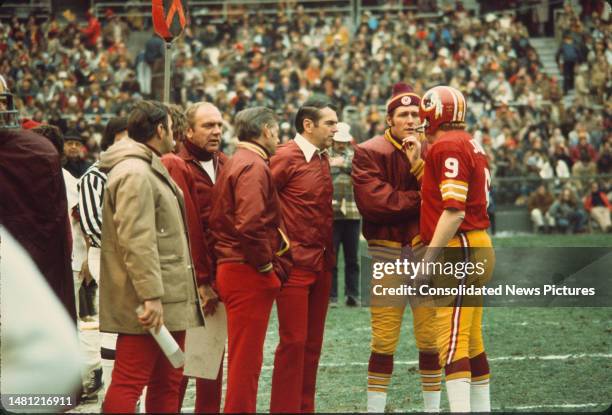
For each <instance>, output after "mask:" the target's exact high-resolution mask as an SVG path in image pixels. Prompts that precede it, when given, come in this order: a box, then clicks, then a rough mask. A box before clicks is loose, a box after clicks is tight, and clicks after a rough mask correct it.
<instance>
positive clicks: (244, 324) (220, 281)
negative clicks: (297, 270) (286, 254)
mask: <svg viewBox="0 0 612 415" xmlns="http://www.w3.org/2000/svg"><path fill="white" fill-rule="evenodd" d="M217 288H218V291H219V296H220V297H221V300H222V301H223V302H224V303H225V309H226V311H227V337H228V364H227V366H228V373H227V393H226V395H225V409H224V412H255V409H256V406H257V382H258V381H259V374H260V373H261V365H262V363H263V346H264V341H265V339H266V330H267V328H268V321H269V319H270V311H272V304H274V299H275V298H276V296H277V295H278V292H279V289H280V281H279V279H278V278H277V277H276V276H275V275H274V274H273V273H270V274H269V275H262V274H260V273H259V272H257V271H256V270H255V269H254V268H253V267H252V266H250V265H247V264H238V263H225V264H219V266H218V267H217Z"/></svg>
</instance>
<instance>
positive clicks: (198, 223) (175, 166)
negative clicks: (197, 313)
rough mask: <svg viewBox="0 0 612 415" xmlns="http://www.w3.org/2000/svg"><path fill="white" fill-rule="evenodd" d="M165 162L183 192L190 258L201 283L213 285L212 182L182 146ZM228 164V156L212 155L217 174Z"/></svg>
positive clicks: (163, 159)
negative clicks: (210, 223)
mask: <svg viewBox="0 0 612 415" xmlns="http://www.w3.org/2000/svg"><path fill="white" fill-rule="evenodd" d="M161 160H162V163H164V166H166V169H168V172H169V173H170V176H172V179H174V181H175V182H176V184H177V185H178V186H179V187H180V188H181V190H182V191H183V196H184V198H185V210H186V211H187V225H188V227H189V240H190V242H191V256H192V258H193V263H194V267H195V269H196V276H197V278H198V284H210V282H211V279H212V277H213V275H214V269H213V268H212V264H213V263H214V256H213V252H212V247H213V240H212V234H211V232H210V226H209V217H210V211H211V209H212V189H213V182H212V179H211V178H210V176H209V175H208V173H206V172H205V171H204V168H203V167H202V165H201V164H200V161H199V160H198V159H197V158H196V157H195V156H194V155H193V154H192V153H191V152H190V151H189V149H188V148H187V147H186V146H183V148H182V149H181V151H180V152H179V153H178V154H166V155H165V156H163V157H162V159H161ZM226 161H227V156H226V155H225V154H223V153H221V152H218V153H216V154H215V155H214V156H213V164H214V166H215V170H216V172H217V175H218V174H219V172H220V171H221V170H222V168H223V165H224V164H225V162H226Z"/></svg>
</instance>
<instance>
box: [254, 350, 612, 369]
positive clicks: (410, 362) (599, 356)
mask: <svg viewBox="0 0 612 415" xmlns="http://www.w3.org/2000/svg"><path fill="white" fill-rule="evenodd" d="M583 358H594V359H612V354H610V353H578V354H551V355H547V356H499V357H491V358H489V362H504V361H520V360H568V359H583ZM418 363H419V361H418V360H396V361H395V362H393V364H394V365H404V366H411V365H417V364H418ZM367 365H368V362H346V363H325V362H324V363H319V367H344V366H367ZM273 368H274V366H262V368H261V369H262V370H272V369H273Z"/></svg>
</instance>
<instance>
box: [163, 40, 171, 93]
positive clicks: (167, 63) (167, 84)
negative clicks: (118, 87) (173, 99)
mask: <svg viewBox="0 0 612 415" xmlns="http://www.w3.org/2000/svg"><path fill="white" fill-rule="evenodd" d="M171 60H172V42H166V52H165V53H164V64H165V65H164V102H165V103H166V104H169V103H170V61H171Z"/></svg>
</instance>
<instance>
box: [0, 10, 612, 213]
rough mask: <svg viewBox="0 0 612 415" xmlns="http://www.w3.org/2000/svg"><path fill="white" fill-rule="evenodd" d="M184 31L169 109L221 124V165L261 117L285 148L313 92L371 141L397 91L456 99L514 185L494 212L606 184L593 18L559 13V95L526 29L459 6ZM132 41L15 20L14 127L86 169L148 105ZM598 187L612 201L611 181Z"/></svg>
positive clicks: (610, 142)
mask: <svg viewBox="0 0 612 415" xmlns="http://www.w3.org/2000/svg"><path fill="white" fill-rule="evenodd" d="M194 19H195V20H194V23H195V24H193V25H192V26H191V27H189V28H188V29H187V30H186V32H185V34H184V36H183V37H182V38H180V39H179V40H178V41H176V42H175V46H174V56H173V78H172V83H171V94H172V100H173V101H174V102H180V103H181V104H183V106H185V105H187V104H188V103H189V102H197V101H202V100H206V101H210V102H213V103H214V104H215V105H216V106H217V107H218V108H219V109H220V110H221V111H222V114H223V117H224V120H225V122H226V127H227V128H225V131H224V136H223V140H224V149H225V151H226V152H228V153H231V152H232V151H233V146H234V145H235V142H236V140H235V138H234V133H233V129H232V127H231V126H232V123H233V116H234V115H235V114H236V113H237V112H238V111H240V110H241V109H244V108H246V107H249V106H258V105H263V106H268V107H270V108H274V109H275V110H276V112H277V114H278V115H279V116H280V118H281V120H283V121H284V122H282V124H281V139H282V140H283V141H286V140H288V139H289V138H290V137H293V134H294V131H292V130H291V129H292V127H291V126H292V122H291V121H292V119H293V116H294V114H295V111H296V108H298V107H299V106H300V105H301V103H303V102H304V101H305V99H306V98H307V97H308V96H309V95H310V94H311V93H312V92H319V93H321V94H324V95H326V96H328V97H329V98H330V99H331V100H332V102H333V103H334V104H335V105H336V107H337V108H338V109H339V114H341V117H342V119H343V121H345V122H347V123H349V124H351V127H352V129H351V131H352V133H353V136H354V137H355V140H356V141H358V142H361V141H363V140H365V139H367V138H369V137H371V136H373V135H375V134H380V133H382V132H383V131H384V128H385V110H384V105H385V102H386V100H387V97H389V96H390V90H391V86H392V85H393V83H394V82H396V81H397V80H400V79H403V80H405V81H406V82H408V83H410V84H412V85H413V86H414V89H415V91H416V92H417V93H423V92H424V90H425V89H427V88H428V87H429V86H431V85H435V84H442V83H444V84H447V85H450V86H453V87H456V88H458V89H460V90H462V91H464V93H465V94H466V97H467V99H468V101H469V105H470V111H469V113H468V117H469V119H468V125H469V128H470V130H471V132H472V133H473V134H474V135H475V136H476V137H477V138H478V139H479V140H481V141H482V143H483V146H484V148H485V150H486V151H487V153H488V154H489V157H490V164H491V166H492V170H493V174H494V177H497V178H507V177H523V178H527V179H528V180H522V181H510V182H504V183H503V184H502V185H500V186H502V187H501V188H498V190H497V192H496V201H497V203H504V204H508V203H516V204H526V203H527V199H528V197H529V195H530V193H531V192H532V191H534V190H535V189H536V187H537V186H538V184H539V182H540V180H541V179H544V180H547V181H549V182H550V183H552V186H550V190H551V191H552V192H553V193H554V194H555V195H556V194H558V193H560V190H561V188H563V187H565V186H566V184H567V183H570V185H571V188H572V191H573V192H574V193H575V194H574V197H578V198H581V197H582V196H584V195H585V192H586V191H587V190H588V189H589V188H590V183H588V182H586V183H583V182H581V181H580V180H576V181H570V182H568V181H566V180H564V179H569V178H571V179H574V178H580V177H582V176H587V177H590V176H592V175H595V174H610V173H612V134H610V132H609V131H610V123H611V116H612V101H610V99H609V96H610V93H609V92H610V91H609V90H610V79H611V78H610V67H611V65H612V40H611V38H610V27H609V20H608V16H601V15H600V14H598V12H597V11H594V12H593V14H592V15H584V13H583V15H581V16H578V14H577V13H576V12H575V11H574V10H573V9H572V8H571V7H570V6H566V7H565V10H564V13H563V15H562V18H561V19H560V21H559V23H558V25H557V31H558V32H559V37H560V39H563V42H562V43H561V47H560V49H559V53H558V54H557V58H558V59H559V63H560V64H562V65H563V71H562V73H566V70H567V67H566V61H568V60H569V59H573V60H575V65H572V74H573V72H574V71H575V72H576V74H575V79H571V80H570V79H568V77H567V76H566V77H565V78H566V79H565V83H564V85H563V86H562V85H560V83H559V82H558V80H557V79H555V78H554V77H550V76H549V75H547V74H546V73H544V72H543V71H542V62H541V61H540V59H539V57H538V54H537V52H536V50H535V48H534V47H532V45H531V44H530V42H529V34H528V31H527V29H526V27H525V26H524V25H522V24H520V23H519V22H517V21H516V20H515V19H514V17H513V16H512V15H511V14H500V15H492V14H491V15H487V16H486V17H485V18H484V19H481V18H479V17H475V16H473V15H472V14H471V13H468V12H466V11H465V10H463V9H462V8H461V7H460V6H459V7H457V8H455V9H448V10H446V11H445V12H444V16H443V17H442V18H441V19H436V20H433V19H432V20H428V19H423V18H417V16H416V15H414V14H412V13H410V12H407V13H402V12H399V13H385V14H383V15H373V14H370V13H368V12H366V13H364V14H363V16H362V17H361V20H360V22H359V24H358V25H356V26H355V27H351V26H350V25H349V24H348V22H347V20H345V19H343V18H342V17H335V16H330V15H326V14H324V13H323V12H321V13H319V14H314V15H313V14H309V13H306V12H305V10H304V9H303V8H301V7H300V6H299V7H298V8H297V9H296V10H293V12H292V13H289V12H287V11H280V12H279V13H278V14H277V15H276V16H273V17H270V16H265V17H264V15H263V14H248V13H245V14H242V15H231V16H230V17H228V19H226V20H223V21H212V20H211V21H207V20H204V18H202V17H195V18H194ZM100 20H101V21H102V22H101V21H100ZM137 26H138V21H137V20H136V21H135V20H134V19H129V18H128V19H123V18H122V17H119V16H117V15H116V14H115V13H114V12H113V11H112V10H110V9H109V10H107V12H106V13H105V15H104V16H103V17H100V19H98V18H96V17H95V16H94V15H93V14H88V20H87V23H86V24H84V23H81V24H79V23H78V22H77V21H76V19H75V16H74V15H73V14H71V13H70V11H67V12H65V13H64V14H63V15H62V16H59V17H52V18H51V19H49V20H48V21H44V22H43V21H37V20H36V19H35V18H34V17H30V18H29V19H27V21H22V20H20V19H18V18H17V17H14V18H13V19H12V20H11V21H10V23H8V24H6V23H2V24H0V51H1V52H0V53H1V55H0V72H1V73H3V74H5V75H7V79H8V81H9V88H10V89H11V90H12V91H14V92H15V94H16V95H17V97H18V98H19V99H18V106H19V107H20V111H21V113H22V114H23V115H26V116H27V117H29V118H31V119H33V120H35V121H43V122H47V123H51V124H55V125H58V126H59V127H60V128H61V129H62V130H63V131H68V130H70V131H73V130H76V131H78V132H79V134H80V135H81V137H82V138H83V140H84V143H85V144H86V155H85V157H87V158H89V159H91V160H94V159H96V158H98V154H99V151H100V149H99V141H100V137H101V132H102V130H103V128H104V125H105V123H106V122H105V121H106V119H107V118H108V117H109V116H110V115H126V114H127V111H128V109H129V108H130V106H131V105H132V103H133V102H134V100H137V99H140V98H147V97H154V98H160V96H159V94H160V91H161V88H160V85H161V83H162V77H163V74H162V72H163V53H164V52H163V48H164V45H163V41H162V40H161V39H160V38H158V37H156V36H155V35H153V36H152V37H151V39H149V40H148V41H147V43H146V45H145V48H144V50H143V51H142V52H141V53H140V54H138V55H136V56H134V55H133V54H130V53H129V51H128V49H129V48H128V45H129V42H130V36H129V33H130V30H131V29H138V27H137ZM567 45H570V46H571V47H570V46H567ZM560 68H561V66H560ZM564 89H565V92H566V94H564ZM568 94H570V95H569V96H568ZM600 187H601V188H602V190H603V191H604V192H605V193H608V192H610V190H612V187H611V184H610V181H606V182H604V183H600Z"/></svg>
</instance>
